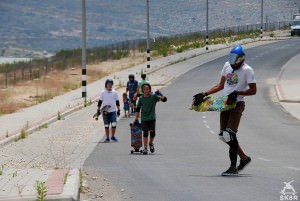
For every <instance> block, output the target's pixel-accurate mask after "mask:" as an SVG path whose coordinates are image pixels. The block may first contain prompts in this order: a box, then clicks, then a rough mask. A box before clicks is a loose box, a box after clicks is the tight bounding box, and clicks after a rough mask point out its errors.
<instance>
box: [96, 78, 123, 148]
mask: <svg viewBox="0 0 300 201" xmlns="http://www.w3.org/2000/svg"><path fill="white" fill-rule="evenodd" d="M113 84H114V82H113V80H112V79H107V80H106V82H105V89H104V90H103V91H101V93H100V99H99V102H98V111H100V109H101V105H103V107H104V106H106V105H110V108H109V109H108V110H107V111H104V112H103V114H102V117H103V123H104V127H105V134H106V140H105V141H104V142H106V143H107V142H110V139H109V127H110V125H111V140H112V141H114V142H117V141H118V140H117V138H116V137H115V132H116V128H117V116H120V101H119V97H118V92H117V91H115V90H114V89H113V88H112V86H113Z"/></svg>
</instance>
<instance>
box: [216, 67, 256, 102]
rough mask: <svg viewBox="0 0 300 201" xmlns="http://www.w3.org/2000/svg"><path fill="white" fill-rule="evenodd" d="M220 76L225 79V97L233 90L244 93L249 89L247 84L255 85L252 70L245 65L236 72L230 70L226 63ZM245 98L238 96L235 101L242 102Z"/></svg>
mask: <svg viewBox="0 0 300 201" xmlns="http://www.w3.org/2000/svg"><path fill="white" fill-rule="evenodd" d="M221 75H222V76H224V77H225V78H226V81H225V84H224V90H223V93H224V95H225V96H227V95H229V94H230V93H231V92H233V91H234V90H236V91H245V90H247V89H248V88H249V86H248V84H250V83H256V80H255V76H254V71H253V69H252V68H251V67H250V66H249V65H248V64H246V63H244V64H243V66H241V67H240V68H239V69H238V70H234V71H233V69H232V67H231V66H230V64H229V62H226V63H225V65H224V67H223V69H222V72H221ZM244 100H245V96H242V95H238V97H237V101H238V102H239V101H244Z"/></svg>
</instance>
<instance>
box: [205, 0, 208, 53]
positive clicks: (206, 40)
mask: <svg viewBox="0 0 300 201" xmlns="http://www.w3.org/2000/svg"><path fill="white" fill-rule="evenodd" d="M205 43H206V51H208V0H206V39H205Z"/></svg>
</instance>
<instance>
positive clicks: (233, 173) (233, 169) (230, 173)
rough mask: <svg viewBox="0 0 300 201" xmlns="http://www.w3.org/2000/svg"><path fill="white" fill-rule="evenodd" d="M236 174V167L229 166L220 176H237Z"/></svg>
mask: <svg viewBox="0 0 300 201" xmlns="http://www.w3.org/2000/svg"><path fill="white" fill-rule="evenodd" d="M238 174H239V173H238V170H237V169H236V167H233V166H230V168H229V169H228V170H226V171H225V172H223V173H222V176H238Z"/></svg>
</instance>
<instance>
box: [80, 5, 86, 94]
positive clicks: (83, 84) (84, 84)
mask: <svg viewBox="0 0 300 201" xmlns="http://www.w3.org/2000/svg"><path fill="white" fill-rule="evenodd" d="M81 62H82V75H81V78H82V81H81V87H82V98H86V83H87V82H86V14H85V0H82V61H81Z"/></svg>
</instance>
